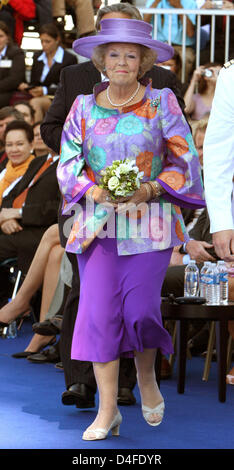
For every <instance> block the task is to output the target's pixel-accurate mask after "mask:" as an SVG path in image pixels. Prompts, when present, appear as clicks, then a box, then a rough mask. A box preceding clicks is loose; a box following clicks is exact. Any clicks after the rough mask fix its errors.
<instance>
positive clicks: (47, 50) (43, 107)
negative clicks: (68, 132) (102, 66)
mask: <svg viewBox="0 0 234 470" xmlns="http://www.w3.org/2000/svg"><path fill="white" fill-rule="evenodd" d="M39 34H40V40H41V44H42V49H43V52H41V51H39V52H36V53H35V54H34V58H33V65H32V72H31V82H30V84H28V83H25V82H22V83H20V85H19V87H18V89H19V90H20V91H25V90H26V91H27V90H28V91H29V94H30V96H31V99H30V104H31V105H32V106H33V108H34V109H35V121H41V120H42V119H43V117H44V115H45V113H46V111H47V110H48V108H49V107H50V105H51V97H53V96H54V95H55V92H56V88H57V85H58V83H59V77H60V72H61V70H62V68H63V67H66V66H67V65H72V64H76V63H77V58H76V56H75V55H74V54H71V53H70V52H68V51H66V50H64V49H63V47H62V46H61V36H60V32H59V30H58V29H57V28H56V26H55V25H54V24H47V25H43V26H42V27H41V28H40V31H39ZM29 88H30V89H29Z"/></svg>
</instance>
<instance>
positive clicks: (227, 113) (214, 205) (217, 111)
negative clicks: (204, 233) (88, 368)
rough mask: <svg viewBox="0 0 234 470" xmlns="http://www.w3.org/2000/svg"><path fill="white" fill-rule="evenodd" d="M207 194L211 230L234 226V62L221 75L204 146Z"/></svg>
mask: <svg viewBox="0 0 234 470" xmlns="http://www.w3.org/2000/svg"><path fill="white" fill-rule="evenodd" d="M203 163H204V183H205V198H206V202H207V209H208V213H209V217H210V231H211V233H214V232H220V231H221V230H229V229H234V201H233V198H232V192H233V181H232V180H233V173H234V64H232V65H230V66H229V67H228V68H223V69H222V70H221V71H220V74H219V76H218V80H217V84H216V90H215V96H214V99H213V103H212V108H211V114H210V118H209V123H208V127H207V130H206V135H205V140H204V147H203Z"/></svg>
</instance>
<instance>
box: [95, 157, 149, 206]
mask: <svg viewBox="0 0 234 470" xmlns="http://www.w3.org/2000/svg"><path fill="white" fill-rule="evenodd" d="M100 174H101V179H100V182H99V186H100V188H103V189H106V190H107V191H109V192H110V194H111V197H112V199H116V198H118V197H125V196H131V195H132V194H133V193H134V191H136V190H137V189H138V188H139V187H140V180H141V179H142V178H143V176H144V172H143V171H139V168H138V166H136V162H135V161H134V160H130V159H129V158H125V159H124V160H115V161H114V162H113V163H112V165H111V166H107V167H106V168H105V169H104V170H101V171H100Z"/></svg>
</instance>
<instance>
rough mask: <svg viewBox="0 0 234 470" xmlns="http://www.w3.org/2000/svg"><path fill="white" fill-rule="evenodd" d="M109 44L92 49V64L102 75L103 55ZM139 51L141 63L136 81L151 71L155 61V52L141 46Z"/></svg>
mask: <svg viewBox="0 0 234 470" xmlns="http://www.w3.org/2000/svg"><path fill="white" fill-rule="evenodd" d="M108 45H109V44H101V45H100V46H97V47H95V48H94V51H93V56H92V62H93V63H94V65H95V67H96V68H97V69H98V70H99V72H101V73H102V74H103V75H106V76H107V74H106V72H105V53H106V49H107V46H108ZM139 47H140V51H141V62H140V68H139V73H138V77H137V78H138V79H140V78H142V77H143V76H144V75H145V73H146V72H148V71H149V70H150V69H152V67H153V65H154V64H155V62H156V59H157V52H156V51H153V50H152V49H149V47H145V46H142V45H141V44H139Z"/></svg>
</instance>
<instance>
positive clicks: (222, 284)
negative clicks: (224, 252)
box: [217, 260, 228, 305]
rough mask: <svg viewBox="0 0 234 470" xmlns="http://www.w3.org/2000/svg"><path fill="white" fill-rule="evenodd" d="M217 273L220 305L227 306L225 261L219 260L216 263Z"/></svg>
mask: <svg viewBox="0 0 234 470" xmlns="http://www.w3.org/2000/svg"><path fill="white" fill-rule="evenodd" d="M217 268H218V272H219V289H220V304H221V305H227V303H228V270H227V267H226V264H225V261H223V260H221V261H218V263H217Z"/></svg>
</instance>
